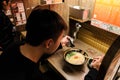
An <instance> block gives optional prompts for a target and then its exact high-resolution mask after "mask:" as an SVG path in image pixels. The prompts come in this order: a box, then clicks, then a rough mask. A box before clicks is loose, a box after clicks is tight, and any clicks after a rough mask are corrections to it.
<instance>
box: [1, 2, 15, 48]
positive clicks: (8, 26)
mask: <svg viewBox="0 0 120 80" xmlns="http://www.w3.org/2000/svg"><path fill="white" fill-rule="evenodd" d="M12 30H13V24H12V22H11V21H10V19H9V18H8V16H6V15H5V13H4V10H3V0H1V1H0V46H1V47H2V48H3V49H4V48H6V47H7V46H8V45H9V44H10V43H11V42H12V41H13V32H12Z"/></svg>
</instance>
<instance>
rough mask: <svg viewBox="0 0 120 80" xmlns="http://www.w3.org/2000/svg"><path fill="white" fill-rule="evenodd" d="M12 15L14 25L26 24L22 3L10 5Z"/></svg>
mask: <svg viewBox="0 0 120 80" xmlns="http://www.w3.org/2000/svg"><path fill="white" fill-rule="evenodd" d="M11 9H12V13H13V16H14V19H15V25H16V26H19V25H23V24H26V14H25V9H24V5H23V2H13V3H12V4H11Z"/></svg>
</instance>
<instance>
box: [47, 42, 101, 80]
mask: <svg viewBox="0 0 120 80" xmlns="http://www.w3.org/2000/svg"><path fill="white" fill-rule="evenodd" d="M74 44H75V48H79V49H81V50H83V51H85V52H86V53H87V54H88V56H89V57H94V56H97V55H101V54H103V53H102V52H100V51H98V50H97V49H95V48H93V47H91V46H89V45H87V44H86V43H84V42H82V41H80V40H76V41H75V42H74ZM64 51H65V48H64V49H60V50H58V51H57V52H56V53H55V54H54V55H52V56H51V57H49V58H48V59H47V61H48V63H49V66H50V67H51V68H52V69H53V70H54V71H55V72H57V73H58V74H59V75H60V76H61V77H63V79H65V80H84V76H85V75H86V74H87V73H88V71H89V69H88V67H87V61H86V63H85V64H84V65H83V66H73V65H70V64H68V63H66V62H65V61H64V58H63V55H64Z"/></svg>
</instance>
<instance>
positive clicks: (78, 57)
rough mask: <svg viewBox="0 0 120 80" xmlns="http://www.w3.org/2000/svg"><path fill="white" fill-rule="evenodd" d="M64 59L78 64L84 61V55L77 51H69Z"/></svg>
mask: <svg viewBox="0 0 120 80" xmlns="http://www.w3.org/2000/svg"><path fill="white" fill-rule="evenodd" d="M66 61H68V62H69V63H71V64H75V65H80V64H83V63H84V61H85V57H84V56H83V55H82V54H80V53H79V52H71V53H70V54H67V55H66Z"/></svg>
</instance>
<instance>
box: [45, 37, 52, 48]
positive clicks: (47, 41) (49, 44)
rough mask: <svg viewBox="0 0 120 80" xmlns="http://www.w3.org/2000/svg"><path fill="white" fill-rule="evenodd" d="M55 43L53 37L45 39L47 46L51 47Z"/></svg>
mask: <svg viewBox="0 0 120 80" xmlns="http://www.w3.org/2000/svg"><path fill="white" fill-rule="evenodd" d="M53 44H54V41H53V39H48V40H46V41H45V46H46V48H49V47H50V46H52V45H53Z"/></svg>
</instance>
